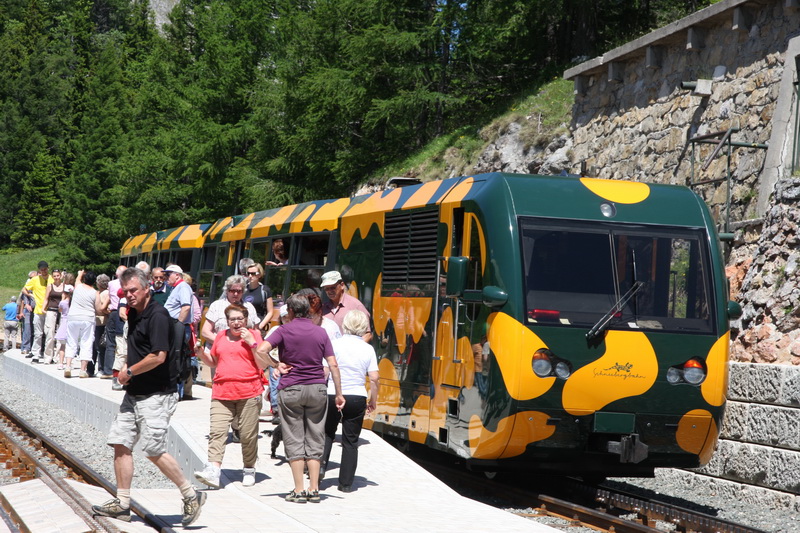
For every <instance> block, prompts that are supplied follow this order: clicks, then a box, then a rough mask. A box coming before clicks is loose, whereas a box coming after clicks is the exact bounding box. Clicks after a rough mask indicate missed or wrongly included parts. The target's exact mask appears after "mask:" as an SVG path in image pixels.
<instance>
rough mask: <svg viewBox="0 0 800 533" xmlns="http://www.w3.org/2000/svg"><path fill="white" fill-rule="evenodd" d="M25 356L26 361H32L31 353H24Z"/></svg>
mask: <svg viewBox="0 0 800 533" xmlns="http://www.w3.org/2000/svg"><path fill="white" fill-rule="evenodd" d="M22 353H23V354H24V355H25V359H31V358H32V357H33V354H32V353H31V352H22Z"/></svg>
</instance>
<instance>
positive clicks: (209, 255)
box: [200, 246, 217, 270]
mask: <svg viewBox="0 0 800 533" xmlns="http://www.w3.org/2000/svg"><path fill="white" fill-rule="evenodd" d="M216 254H217V247H216V246H205V247H204V248H203V260H202V262H201V263H200V269H201V270H214V265H215V264H216Z"/></svg>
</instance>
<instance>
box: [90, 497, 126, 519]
mask: <svg viewBox="0 0 800 533" xmlns="http://www.w3.org/2000/svg"><path fill="white" fill-rule="evenodd" d="M92 512H93V513H94V516H107V517H109V518H116V519H117V520H122V521H123V522H130V521H131V509H130V507H128V508H127V509H126V508H125V507H122V505H120V503H119V500H118V499H117V498H114V499H113V500H108V501H107V502H106V503H104V504H103V505H92Z"/></svg>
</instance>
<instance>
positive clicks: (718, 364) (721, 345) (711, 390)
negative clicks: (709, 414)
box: [700, 330, 731, 407]
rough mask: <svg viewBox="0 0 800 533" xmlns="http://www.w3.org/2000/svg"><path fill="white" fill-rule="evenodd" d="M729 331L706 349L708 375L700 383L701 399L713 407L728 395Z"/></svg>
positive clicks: (722, 401)
mask: <svg viewBox="0 0 800 533" xmlns="http://www.w3.org/2000/svg"><path fill="white" fill-rule="evenodd" d="M730 340H731V332H730V330H728V331H727V332H725V335H723V336H722V337H720V338H719V339H717V342H715V343H714V346H712V347H711V349H710V350H709V351H708V356H707V357H706V368H707V369H708V375H707V376H706V379H705V380H704V381H703V383H702V384H701V385H700V392H702V393H703V399H704V400H705V401H707V402H708V403H709V405H713V406H715V407H719V406H721V405H722V404H724V403H725V399H726V398H727V396H728V346H729V345H730Z"/></svg>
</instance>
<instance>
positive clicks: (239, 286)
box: [200, 274, 258, 350]
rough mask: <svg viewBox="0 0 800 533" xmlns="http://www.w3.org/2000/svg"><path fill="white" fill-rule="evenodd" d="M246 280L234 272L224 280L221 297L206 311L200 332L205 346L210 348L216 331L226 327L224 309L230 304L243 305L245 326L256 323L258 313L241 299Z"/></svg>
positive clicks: (252, 326) (251, 326)
mask: <svg viewBox="0 0 800 533" xmlns="http://www.w3.org/2000/svg"><path fill="white" fill-rule="evenodd" d="M246 285H247V280H245V279H244V276H240V275H238V274H234V275H233V276H230V277H229V278H228V279H226V280H225V290H224V292H223V293H222V298H220V299H219V300H217V301H216V302H212V303H211V305H209V306H208V311H206V321H205V322H204V323H203V329H202V331H201V332H200V334H201V335H202V336H203V338H204V339H205V341H206V348H208V349H209V350H210V349H211V344H212V343H213V342H214V339H216V338H217V333H219V332H221V331H225V330H226V329H228V319H227V318H225V309H227V308H228V306H229V305H231V304H236V305H243V306H244V307H245V308H246V309H247V327H248V328H251V329H252V328H254V327H255V326H256V325H257V324H258V318H257V316H258V313H256V309H255V307H253V304H251V303H250V302H244V301H242V296H243V295H244V288H245V286H246Z"/></svg>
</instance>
